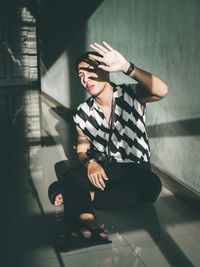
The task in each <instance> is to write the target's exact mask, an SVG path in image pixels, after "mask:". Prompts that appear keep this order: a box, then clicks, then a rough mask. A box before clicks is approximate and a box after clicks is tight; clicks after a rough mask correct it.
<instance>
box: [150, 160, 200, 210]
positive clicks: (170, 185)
mask: <svg viewBox="0 0 200 267" xmlns="http://www.w3.org/2000/svg"><path fill="white" fill-rule="evenodd" d="M151 166H152V171H153V172H155V173H156V174H157V175H158V176H159V177H160V178H161V181H162V184H163V186H164V187H166V188H167V189H168V190H169V191H171V192H172V193H173V194H175V195H176V196H178V197H180V198H181V199H183V200H184V201H186V202H187V203H188V204H189V205H191V206H192V207H193V208H195V210H197V211H198V212H200V194H199V193H198V192H197V191H195V190H193V189H192V188H190V187H189V186H187V185H185V184H183V183H182V182H181V181H179V180H177V179H176V178H175V177H172V176H171V175H170V174H168V173H166V172H165V171H163V170H160V169H159V168H158V166H156V165H155V164H153V163H152V164H151Z"/></svg>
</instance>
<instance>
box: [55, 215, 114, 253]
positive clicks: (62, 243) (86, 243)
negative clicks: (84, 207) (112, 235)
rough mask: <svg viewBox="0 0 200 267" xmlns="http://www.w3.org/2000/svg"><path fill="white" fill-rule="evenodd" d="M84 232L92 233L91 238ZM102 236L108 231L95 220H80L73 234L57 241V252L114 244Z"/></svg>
mask: <svg viewBox="0 0 200 267" xmlns="http://www.w3.org/2000/svg"><path fill="white" fill-rule="evenodd" d="M84 230H86V231H87V230H88V231H89V232H90V233H91V236H90V237H86V236H85V235H84V234H83V231H84ZM101 234H105V235H107V232H106V230H104V229H103V228H102V226H100V225H98V224H97V222H96V221H95V220H79V225H78V226H77V227H76V229H73V230H72V232H71V233H70V234H69V233H68V234H66V235H65V236H63V237H61V238H59V239H57V240H55V243H54V246H55V248H56V250H57V251H60V252H68V251H72V250H77V249H82V248H86V247H91V246H98V245H103V244H110V243H112V241H111V240H109V239H108V237H106V238H103V237H102V236H101Z"/></svg>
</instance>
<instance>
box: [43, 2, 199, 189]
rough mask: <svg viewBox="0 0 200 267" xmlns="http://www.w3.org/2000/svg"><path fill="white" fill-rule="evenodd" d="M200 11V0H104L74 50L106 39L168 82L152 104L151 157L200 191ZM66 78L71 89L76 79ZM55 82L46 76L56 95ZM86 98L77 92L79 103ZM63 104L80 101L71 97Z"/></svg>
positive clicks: (120, 77) (121, 77)
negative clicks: (166, 91) (160, 97)
mask: <svg viewBox="0 0 200 267" xmlns="http://www.w3.org/2000/svg"><path fill="white" fill-rule="evenodd" d="M199 14H200V1H198V0H104V1H102V2H101V3H100V4H99V5H98V6H97V7H96V8H95V9H94V10H93V12H92V13H91V14H90V16H89V17H88V19H87V20H86V21H85V23H84V24H83V27H84V32H82V35H81V37H82V36H84V38H81V39H80V43H81V45H82V42H83V41H84V46H83V47H82V49H79V50H78V49H77V48H78V46H77V42H79V39H78V37H77V36H76V38H75V39H74V40H76V42H75V41H74V50H73V49H71V50H70V51H73V53H74V54H75V55H77V56H78V55H79V54H81V53H82V50H88V49H89V44H90V43H91V42H94V41H97V42H100V43H101V42H102V41H103V40H105V41H107V42H108V43H110V44H111V45H112V46H113V47H114V48H116V49H118V50H119V51H120V52H122V53H123V54H124V55H125V56H126V57H127V58H128V59H130V60H132V61H133V62H134V63H135V64H136V65H137V66H139V67H141V68H144V69H145V70H147V71H150V72H153V73H155V74H157V75H158V76H160V77H161V78H162V79H163V80H165V81H166V82H167V84H168V85H169V88H170V91H169V94H168V96H167V97H166V98H165V99H163V100H162V101H159V102H156V103H152V104H148V105H147V130H148V133H149V137H150V144H151V155H152V158H151V159H152V163H153V164H155V165H157V166H158V167H159V168H160V169H162V170H164V171H165V172H167V173H169V174H170V175H172V176H174V177H175V178H176V179H178V180H179V181H180V182H183V183H184V184H186V185H187V186H189V187H191V188H192V189H193V190H195V191H197V192H199V193H200V164H199V163H200V137H199V136H200V105H199V101H200V73H199V72H200V53H199V48H200V30H199V25H200V23H199V22H200V21H199V20H200V19H199ZM71 44H73V38H72V39H71ZM79 46H80V44H79ZM71 47H73V45H71ZM70 51H69V52H70ZM65 53H66V51H65ZM67 54H68V55H69V53H67ZM63 55H64V54H63ZM66 62H67V61H66V60H65V63H66ZM66 64H67V63H66ZM55 66H56V65H55ZM55 66H54V67H55ZM62 66H64V67H63V68H61V69H60V71H61V70H62V71H63V72H64V71H67V70H68V69H67V65H66V66H65V64H63V65H62ZM52 70H53V69H52V68H51V71H52ZM55 71H56V70H55ZM53 73H54V70H53ZM51 75H52V73H51ZM66 75H67V74H66ZM74 75H75V73H74V72H72V76H74ZM112 79H113V80H114V81H115V82H124V81H125V82H132V81H131V79H129V78H127V77H124V75H123V74H120V75H116V74H113V75H112ZM44 81H45V79H44ZM44 81H43V82H44ZM65 82H66V81H65ZM66 83H67V84H68V86H67V88H68V89H67V90H68V93H67V94H68V95H70V90H71V91H72V87H73V79H71V82H70V83H69V82H66ZM55 85H56V84H55ZM53 87H54V86H52V85H50V84H48V81H47V86H46V87H45V90H46V91H47V93H48V92H49V94H50V95H53V94H54V95H55V96H56V94H55V93H54V91H53ZM54 88H55V87H54ZM73 88H74V87H73ZM76 88H78V87H76ZM51 90H52V91H51ZM77 90H80V88H78V89H77ZM77 92H78V91H77ZM62 93H63V98H62V97H61V95H60V94H58V95H59V96H58V99H66V98H67V94H65V95H64V92H63V91H62ZM71 99H72V98H71ZM81 99H82V96H80V97H79V95H78V94H77V95H76V101H75V102H76V103H75V104H77V103H78V102H80V101H81ZM61 102H62V100H61ZM63 104H65V105H66V106H67V107H74V106H75V105H74V103H73V102H72V101H70V97H68V100H67V99H66V100H65V101H63Z"/></svg>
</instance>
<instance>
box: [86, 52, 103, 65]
mask: <svg viewBox="0 0 200 267" xmlns="http://www.w3.org/2000/svg"><path fill="white" fill-rule="evenodd" d="M89 58H91V59H93V60H96V61H99V62H103V63H104V58H103V57H98V56H95V55H92V54H89Z"/></svg>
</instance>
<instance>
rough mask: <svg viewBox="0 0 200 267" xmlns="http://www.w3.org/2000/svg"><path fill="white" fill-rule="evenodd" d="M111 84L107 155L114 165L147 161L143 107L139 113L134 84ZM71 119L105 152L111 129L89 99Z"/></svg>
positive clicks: (147, 148)
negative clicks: (111, 98)
mask: <svg viewBox="0 0 200 267" xmlns="http://www.w3.org/2000/svg"><path fill="white" fill-rule="evenodd" d="M112 85H113V92H114V101H115V108H114V123H113V130H112V135H111V144H110V155H111V156H112V157H113V158H114V160H115V161H117V162H135V163H142V162H149V160H150V148H149V142H148V137H147V133H146V127H145V110H146V108H145V110H142V107H141V104H140V102H139V101H138V100H137V99H136V95H135V89H136V84H122V85H114V84H112ZM73 119H74V122H75V124H76V125H77V126H78V127H79V128H80V129H81V130H82V131H83V133H84V135H85V136H86V137H87V138H88V140H89V142H90V143H91V144H92V145H93V147H94V148H96V149H97V150H98V151H101V152H104V153H108V140H109V133H110V126H109V125H108V124H107V122H106V120H105V116H104V114H103V112H102V111H101V109H100V108H99V107H98V106H97V104H96V102H95V99H94V98H93V97H92V96H91V97H90V98H88V99H87V100H86V101H85V102H83V103H82V104H80V105H79V106H78V108H77V110H76V112H75V114H74V116H73Z"/></svg>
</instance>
